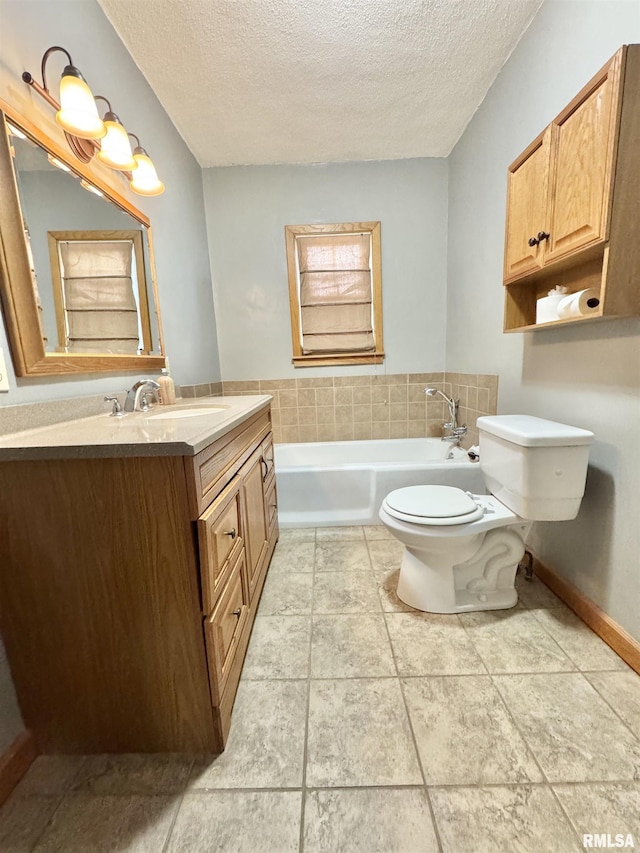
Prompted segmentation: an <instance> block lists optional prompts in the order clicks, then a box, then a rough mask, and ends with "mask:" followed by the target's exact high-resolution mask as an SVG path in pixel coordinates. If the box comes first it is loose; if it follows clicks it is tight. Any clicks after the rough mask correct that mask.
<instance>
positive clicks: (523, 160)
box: [504, 128, 551, 281]
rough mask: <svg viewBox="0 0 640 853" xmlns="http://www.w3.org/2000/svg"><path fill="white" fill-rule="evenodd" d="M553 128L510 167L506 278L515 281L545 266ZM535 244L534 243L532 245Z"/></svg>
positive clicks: (508, 179) (505, 258)
mask: <svg viewBox="0 0 640 853" xmlns="http://www.w3.org/2000/svg"><path fill="white" fill-rule="evenodd" d="M550 139H551V133H550V129H549V128H547V130H545V132H544V133H542V134H541V135H540V136H539V137H538V138H537V139H535V140H534V141H533V142H532V143H531V145H530V146H529V147H528V148H527V149H526V151H524V152H523V153H522V154H521V155H520V157H519V158H518V159H517V160H516V161H515V162H514V163H512V164H511V166H510V167H509V172H508V178H507V225H506V235H505V253H504V278H505V281H511V280H512V279H515V278H518V277H519V276H521V275H524V274H526V273H530V272H532V271H534V270H538V269H540V268H541V267H542V265H543V262H544V253H545V248H546V247H545V242H546V240H545V238H544V237H543V238H542V240H540V239H539V238H538V234H544V233H546V231H547V230H548V228H547V225H548V223H547V218H548V213H547V209H548V207H547V203H548V196H549V154H550V148H551V146H550ZM532 243H533V245H532Z"/></svg>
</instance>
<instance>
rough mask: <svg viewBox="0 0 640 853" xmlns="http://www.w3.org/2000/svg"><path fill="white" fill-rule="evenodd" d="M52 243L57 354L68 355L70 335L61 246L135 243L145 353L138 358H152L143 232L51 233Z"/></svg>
mask: <svg viewBox="0 0 640 853" xmlns="http://www.w3.org/2000/svg"><path fill="white" fill-rule="evenodd" d="M47 239H48V242H49V260H50V263H51V280H52V284H53V301H54V304H55V310H56V326H57V328H58V348H57V349H56V352H66V351H67V350H66V347H67V345H68V342H67V334H66V324H65V318H64V314H65V305H64V286H63V283H62V273H61V270H60V257H59V249H58V244H59V243H63V242H66V241H69V242H79V243H82V242H85V241H86V242H91V243H99V242H100V241H101V240H103V241H104V242H107V243H110V242H112V241H128V242H130V243H131V247H132V251H133V253H134V255H135V259H136V274H137V276H136V279H135V281H132V286H133V287H134V288H136V290H137V296H138V298H137V300H136V301H137V305H138V322H139V326H140V328H141V329H142V340H141V341H140V343H141V345H142V351H141V352H139V353H137V355H148V354H149V353H150V352H151V350H152V348H153V341H152V336H151V322H150V319H149V300H148V297H147V275H146V272H145V267H144V250H143V246H142V232H141V231H134V230H126V231H123V230H119V231H105V230H103V231H47Z"/></svg>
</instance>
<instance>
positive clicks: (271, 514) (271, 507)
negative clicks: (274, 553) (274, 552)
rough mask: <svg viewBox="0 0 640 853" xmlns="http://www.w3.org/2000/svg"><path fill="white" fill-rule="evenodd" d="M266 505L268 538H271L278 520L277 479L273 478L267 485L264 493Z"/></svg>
mask: <svg viewBox="0 0 640 853" xmlns="http://www.w3.org/2000/svg"><path fill="white" fill-rule="evenodd" d="M264 507H265V512H266V516H267V530H268V538H271V531H272V530H273V528H274V527H275V525H276V523H277V521H278V498H277V495H276V480H275V477H274V478H273V479H272V482H271V484H270V485H269V486H268V487H267V490H266V492H265V495H264Z"/></svg>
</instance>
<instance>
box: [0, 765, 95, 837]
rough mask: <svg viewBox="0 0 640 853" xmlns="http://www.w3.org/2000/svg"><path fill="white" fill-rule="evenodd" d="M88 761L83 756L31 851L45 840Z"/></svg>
mask: <svg viewBox="0 0 640 853" xmlns="http://www.w3.org/2000/svg"><path fill="white" fill-rule="evenodd" d="M38 758H40V756H39V755H38V756H36V758H35V760H34V761H37V760H38ZM86 761H87V756H86V755H83V756H82V758H81V760H80V762H79V763H78V766H77V767H76V771H75V773H74V774H73V776H72V777H71V778H70V779H69V780H68V781H67V784H66V785H65V786H64V787H63V790H62V791H61V792H60V794H59V795H58V796H59V799H58V802H57V804H56V807H55V808H54V810H53V811H52V812H51V814H50V815H49V819H48V820H47V822H46V823H45V825H44V826H43V827H42V830H41V831H40V832H39V833H38V835H37V837H36V838H35V840H34V841H33V843H32V845H31V847H30V850H35V849H36V847H37V846H38V844H39V843H40V842H41V841H42V839H43V838H44V835H45V833H46V831H47V830H48V829H49V827H50V826H51V824H52V823H53V819H54V818H55V816H56V815H57V813H58V812H59V811H60V806H61V805H62V803H63V802H64V800H66V799H67V796H68V795H69V794H70V793H71V786H72V785H73V783H74V782H75V781H76V779H77V778H78V776H79V775H80V770H81V768H82V767H83V766H84V765H85V763H86ZM32 763H34V762H32ZM21 781H22V780H21ZM19 784H20V783H18V785H16V788H14V791H15V790H16V789H17V788H18V786H19ZM12 794H13V791H12ZM52 799H53V798H52ZM3 805H4V804H3Z"/></svg>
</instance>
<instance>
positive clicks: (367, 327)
mask: <svg viewBox="0 0 640 853" xmlns="http://www.w3.org/2000/svg"><path fill="white" fill-rule="evenodd" d="M285 237H286V243H287V268H288V273H289V302H290V307H291V334H292V339H293V363H294V365H295V366H296V367H312V366H315V365H322V364H379V363H380V362H381V361H382V359H383V358H384V350H383V348H382V280H381V274H380V223H379V222H344V223H340V224H337V225H287V226H286V228H285Z"/></svg>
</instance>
